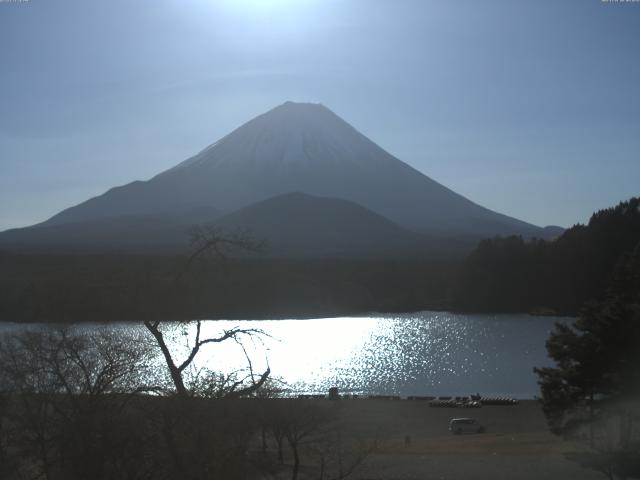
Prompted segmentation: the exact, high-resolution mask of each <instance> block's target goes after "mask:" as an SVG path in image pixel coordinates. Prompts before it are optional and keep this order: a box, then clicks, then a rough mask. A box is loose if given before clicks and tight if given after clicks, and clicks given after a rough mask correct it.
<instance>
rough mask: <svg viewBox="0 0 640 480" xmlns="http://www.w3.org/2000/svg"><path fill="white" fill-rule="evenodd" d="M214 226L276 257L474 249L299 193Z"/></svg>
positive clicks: (468, 241)
mask: <svg viewBox="0 0 640 480" xmlns="http://www.w3.org/2000/svg"><path fill="white" fill-rule="evenodd" d="M215 224H216V225H218V226H220V227H222V228H223V229H224V230H226V231H233V230H246V231H248V232H251V234H252V235H253V236H254V237H255V238H259V239H264V240H266V241H267V243H268V248H267V249H266V254H267V255H268V256H276V257H334V258H345V257H348V258H361V257H375V256H380V257H396V258H397V257H412V256H413V257H417V256H421V257H424V256H439V255H444V256H451V255H455V254H457V255H460V254H461V253H462V252H465V251H469V250H470V248H471V247H472V244H473V243H474V240H471V239H458V240H452V239H442V238H440V239H438V238H428V237H426V236H424V235H420V234H418V233H415V232H412V231H410V230H407V229H405V228H402V227H400V226H399V225H397V224H395V223H394V222H392V221H390V220H388V219H386V218H385V217H383V216H382V215H379V214H377V213H374V212H372V211H370V210H368V209H366V208H364V207H362V206H360V205H357V204H355V203H353V202H350V201H347V200H342V199H338V198H323V197H316V196H312V195H307V194H304V193H299V192H296V193H288V194H284V195H278V196H276V197H273V198H270V199H268V200H265V201H262V202H258V203H255V204H253V205H250V206H248V207H245V208H242V209H240V210H238V211H236V212H233V213H231V214H228V215H226V216H223V217H221V218H219V219H218V220H217V221H216V222H215Z"/></svg>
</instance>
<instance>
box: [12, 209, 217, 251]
mask: <svg viewBox="0 0 640 480" xmlns="http://www.w3.org/2000/svg"><path fill="white" fill-rule="evenodd" d="M219 216H220V212H219V211H218V210H216V209H214V208H206V207H201V208H197V209H192V210H188V211H185V212H180V213H174V214H146V215H143V214H138V215H121V216H117V217H99V218H95V219H90V220H84V221H75V222H69V223H62V224H56V223H53V224H49V223H45V224H38V225H34V226H32V227H26V228H16V229H12V230H7V231H5V232H2V233H1V234H0V247H1V248H4V249H7V250H10V251H14V252H15V251H17V252H26V253H29V252H57V253H60V252H76V253H87V252H96V251H99V252H100V251H101V252H131V253H163V252H175V251H176V250H182V251H184V250H185V249H186V248H187V247H188V236H187V233H186V231H187V229H188V228H189V227H191V226H192V225H194V224H200V223H210V222H212V221H214V220H215V219H217V218H218V217H219Z"/></svg>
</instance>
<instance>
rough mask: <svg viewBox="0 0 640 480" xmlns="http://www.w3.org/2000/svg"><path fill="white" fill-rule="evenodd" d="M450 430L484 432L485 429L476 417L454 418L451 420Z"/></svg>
mask: <svg viewBox="0 0 640 480" xmlns="http://www.w3.org/2000/svg"><path fill="white" fill-rule="evenodd" d="M449 431H450V432H451V433H455V434H461V433H483V432H484V431H485V429H484V427H483V426H482V424H481V423H480V422H478V420H476V419H475V418H452V419H451V421H450V422H449Z"/></svg>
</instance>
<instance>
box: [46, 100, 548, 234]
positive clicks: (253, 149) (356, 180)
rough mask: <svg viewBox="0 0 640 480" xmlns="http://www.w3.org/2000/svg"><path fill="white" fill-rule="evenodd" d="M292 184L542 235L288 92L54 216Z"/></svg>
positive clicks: (237, 201) (184, 202)
mask: <svg viewBox="0 0 640 480" xmlns="http://www.w3.org/2000/svg"><path fill="white" fill-rule="evenodd" d="M288 192H303V193H306V194H309V195H317V196H320V197H335V198H341V199H345V200H349V201H351V202H355V203H357V204H359V205H362V206H363V207H365V208H368V209H370V210H372V211H373V212H375V213H377V214H380V215H383V216H385V217H387V218H388V219H390V220H392V221H393V222H395V223H397V224H399V225H401V226H403V227H405V228H409V229H412V230H414V231H419V232H422V233H429V234H435V235H466V234H469V235H481V236H486V235H496V234H507V233H519V234H523V235H538V236H544V234H543V230H542V229H540V228H538V227H536V226H533V225H530V224H527V223H525V222H521V221H519V220H516V219H514V218H510V217H507V216H505V215H501V214H499V213H496V212H493V211H491V210H488V209H486V208H483V207H481V206H479V205H477V204H475V203H473V202H471V201H470V200H467V199H466V198H464V197H462V196H461V195H458V194H457V193H455V192H453V191H451V190H449V189H448V188H446V187H444V186H443V185H441V184H439V183H437V182H435V181H434V180H432V179H430V178H429V177H427V176H426V175H424V174H422V173H420V172H419V171H417V170H415V169H414V168H412V167H410V166H409V165H407V164H406V163H404V162H402V161H401V160H399V159H397V158H395V157H394V156H393V155H391V154H390V153H388V152H386V151H385V150H383V149H382V148H380V147H379V146H378V145H376V144H375V143H373V142H372V141H371V140H369V139H368V138H367V137H365V136H364V135H362V134H361V133H359V132H358V131H357V130H356V129H355V128H353V127H352V126H351V125H349V124H348V123H347V122H345V121H344V120H342V119H341V118H340V117H338V116H337V115H336V114H335V113H333V112H332V111H331V110H329V109H328V108H326V107H325V106H323V105H321V104H314V103H294V102H286V103H284V104H282V105H280V106H277V107H275V108H273V109H272V110H270V111H268V112H266V113H264V114H262V115H259V116H257V117H256V118H254V119H252V120H250V121H249V122H247V123H245V124H244V125H242V126H240V127H239V128H237V129H236V130H234V131H233V132H231V133H230V134H228V135H226V136H225V137H223V138H221V139H220V140H218V141H217V142H215V143H213V144H212V145H210V146H208V147H207V148H205V149H204V150H202V151H200V152H199V153H198V154H196V155H195V156H193V157H192V158H189V159H188V160H186V161H184V162H182V163H180V164H178V165H176V166H175V167H173V168H171V169H169V170H167V171H165V172H162V173H160V174H158V175H156V176H155V177H153V178H152V179H150V180H148V181H138V182H133V183H130V184H128V185H124V186H121V187H116V188H113V189H111V190H109V191H108V192H106V193H105V194H103V195H101V196H99V197H95V198H92V199H90V200H88V201H86V202H84V203H81V204H80V205H77V206H75V207H72V208H69V209H67V210H65V211H63V212H61V213H59V214H58V215H56V216H54V217H53V218H51V219H50V220H48V221H47V222H46V224H48V225H54V224H62V223H69V222H77V221H84V220H92V219H96V218H103V217H113V216H122V215H141V214H143V215H144V214H167V213H168V214H180V212H183V211H188V210H193V209H195V208H200V207H213V208H216V209H218V210H220V211H223V212H231V211H234V210H237V209H239V208H242V207H245V206H248V205H250V204H253V203H255V202H258V201H262V200H265V199H268V198H270V197H273V196H276V195H281V194H284V193H288Z"/></svg>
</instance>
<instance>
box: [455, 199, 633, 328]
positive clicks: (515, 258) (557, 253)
mask: <svg viewBox="0 0 640 480" xmlns="http://www.w3.org/2000/svg"><path fill="white" fill-rule="evenodd" d="M638 244H640V198H632V199H630V200H628V201H626V202H621V203H620V204H619V205H617V206H616V207H613V208H607V209H604V210H600V211H598V212H596V213H594V214H593V216H592V217H591V219H590V220H589V223H588V224H587V225H576V226H574V227H572V228H570V229H568V230H566V231H565V232H564V233H563V234H562V235H561V236H560V237H559V238H557V239H556V240H554V241H544V240H531V241H525V240H523V239H522V238H521V237H507V238H495V239H489V240H484V241H483V242H481V243H480V245H479V246H478V248H477V249H476V250H475V251H474V252H473V253H472V254H471V255H470V256H469V257H468V258H467V260H466V261H465V262H464V264H463V266H462V268H461V271H460V274H459V277H458V280H457V282H456V285H455V289H454V290H455V291H454V293H453V300H452V303H453V306H454V307H455V308H456V309H458V310H464V311H472V312H536V313H542V314H544V313H561V314H570V315H575V314H577V313H578V312H579V311H580V308H581V307H582V305H583V304H584V303H585V302H586V301H588V300H591V299H596V298H602V297H603V295H604V294H605V291H606V287H607V285H608V284H609V282H610V281H611V278H612V274H613V272H614V270H615V268H616V266H617V265H618V264H619V263H620V262H624V261H625V255H626V254H629V253H630V252H632V251H633V250H634V248H636V246H637V245H638Z"/></svg>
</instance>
